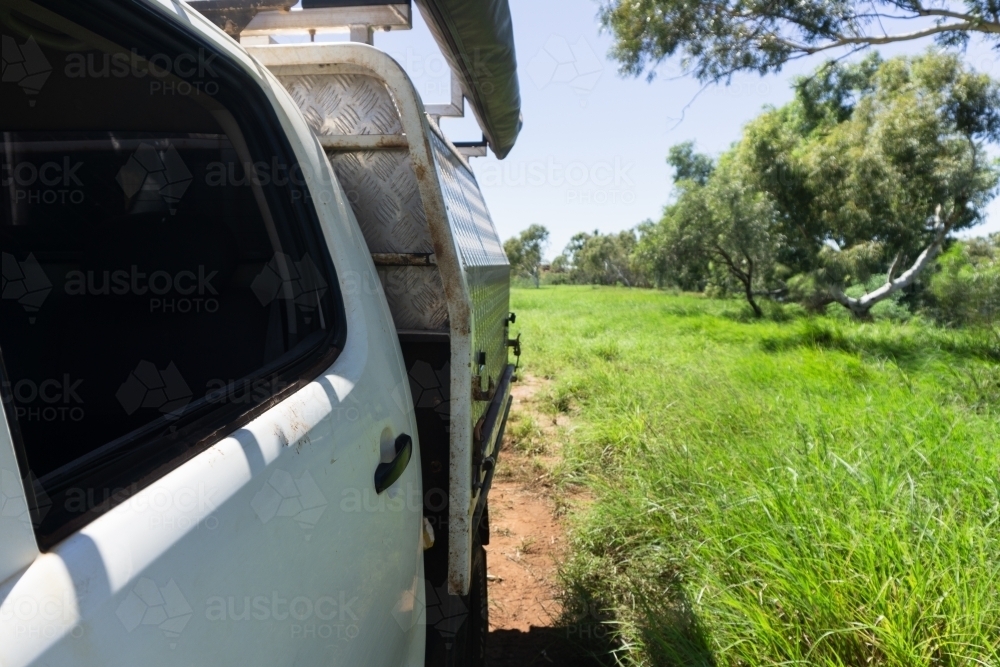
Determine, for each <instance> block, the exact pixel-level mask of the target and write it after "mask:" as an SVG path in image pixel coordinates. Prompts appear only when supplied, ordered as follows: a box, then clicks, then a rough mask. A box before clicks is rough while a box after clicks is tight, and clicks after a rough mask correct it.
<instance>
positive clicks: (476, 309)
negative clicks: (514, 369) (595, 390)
mask: <svg viewBox="0 0 1000 667" xmlns="http://www.w3.org/2000/svg"><path fill="white" fill-rule="evenodd" d="M431 147H432V150H433V152H434V163H435V166H436V167H437V170H438V174H439V175H440V179H441V189H442V192H443V194H444V200H445V206H446V207H447V210H448V220H449V222H450V224H451V227H452V229H453V230H454V233H455V238H456V240H457V241H458V248H459V252H460V253H461V261H462V268H463V270H464V272H465V280H466V284H467V285H468V287H469V296H470V297H471V300H472V349H473V353H477V352H485V353H486V373H485V374H486V375H487V376H489V378H492V380H493V381H494V382H497V381H499V379H500V375H501V374H502V373H503V369H504V368H505V367H506V366H507V314H508V311H509V309H510V264H509V263H508V262H507V255H506V254H505V253H504V251H503V245H502V244H501V243H500V237H499V235H498V234H497V231H496V228H495V227H494V226H493V219H492V218H491V217H490V213H489V210H488V209H487V208H486V202H485V200H484V199H483V193H482V192H481V191H480V189H479V184H478V183H476V178H475V176H474V175H473V174H472V172H471V171H470V170H469V169H468V167H466V166H465V165H464V164H463V163H462V161H461V160H459V159H458V157H457V156H456V155H455V154H454V152H452V150H451V149H450V148H449V147H448V146H447V145H446V144H445V143H444V142H443V141H442V140H441V139H440V138H439V137H438V136H437V135H436V134H434V133H433V132H432V133H431ZM485 381H486V379H485V378H484V385H485ZM482 388H483V389H485V388H486V387H485V386H483V387H482ZM488 405H489V404H488V403H487V402H485V401H476V402H475V404H474V405H473V412H472V421H473V423H475V422H476V421H478V420H479V418H480V417H482V416H483V414H484V413H485V412H486V408H487V407H488Z"/></svg>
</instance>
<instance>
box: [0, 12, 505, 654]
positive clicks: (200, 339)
mask: <svg viewBox="0 0 1000 667" xmlns="http://www.w3.org/2000/svg"><path fill="white" fill-rule="evenodd" d="M290 5H291V3H289V2H285V1H283V0H272V1H271V2H268V0H201V1H197V2H196V1H192V2H191V3H190V4H187V3H182V2H176V1H173V0H91V1H88V2H81V1H79V0H77V1H74V2H59V1H57V0H34V1H31V0H0V38H2V54H3V74H2V82H0V93H2V105H0V132H2V133H3V134H2V144H3V151H2V154H0V160H2V165H3V169H2V174H0V178H2V188H0V253H2V271H3V284H2V290H0V296H2V298H0V379H2V399H3V410H2V411H0V667H26V666H28V665H32V666H43V665H44V666H52V667H56V666H60V667H61V666H78V665H79V666H94V667H108V666H115V665H122V666H125V665H128V666H133V665H144V666H147V665H148V666H152V665H164V666H168V665H169V666H182V667H187V666H200V665H205V666H208V665H211V666H222V665H232V666H234V667H246V666H253V665H260V666H266V667H276V666H279V665H303V666H305V665H309V666H312V665H330V666H343V667H368V666H371V667H389V666H393V667H395V666H403V665H406V666H413V667H416V666H419V665H433V666H438V665H483V664H484V662H485V649H484V645H485V638H486V634H487V630H488V624H487V609H488V605H487V599H486V554H485V551H484V549H483V545H484V544H487V543H488V541H489V513H488V506H487V502H486V498H487V493H488V491H489V488H490V483H491V481H492V478H493V471H494V469H495V466H496V463H497V457H498V454H499V449H500V442H501V440H502V437H503V430H504V426H505V424H506V420H507V413H508V410H509V409H510V385H511V383H512V382H513V381H514V379H515V377H514V371H515V370H516V369H515V366H514V365H512V364H511V363H510V361H509V356H508V350H509V348H514V352H515V354H520V348H519V343H518V341H516V340H510V338H509V333H508V329H509V324H510V323H511V322H513V314H512V313H509V312H508V310H509V284H510V268H509V266H508V263H507V259H506V257H505V255H504V252H503V248H502V245H501V244H500V240H499V238H498V236H497V233H496V230H495V228H494V226H493V223H492V221H491V219H490V216H489V212H488V211H487V208H486V205H485V202H484V200H483V196H482V193H481V192H480V190H479V187H478V185H477V183H476V179H475V176H474V174H473V172H472V170H471V168H470V166H469V163H468V158H469V156H472V155H484V154H485V150H486V146H489V147H490V148H492V149H493V151H494V152H495V153H496V154H497V155H498V156H499V157H503V156H505V155H506V154H507V152H508V151H509V150H510V148H511V146H513V143H514V140H515V139H516V136H517V132H518V130H519V129H520V107H519V105H520V102H519V97H518V93H517V80H516V69H515V63H514V51H513V44H512V37H511V26H510V14H509V9H508V7H507V1H506V0H476V2H461V1H460V0H418V5H419V9H420V10H421V11H422V12H423V14H424V16H425V18H426V19H427V23H428V25H429V26H430V27H431V30H432V33H433V34H434V36H435V39H436V40H437V41H438V43H439V45H440V46H441V48H442V52H443V53H444V55H445V57H446V59H447V60H448V62H449V63H450V64H451V66H452V69H453V83H452V85H453V91H452V99H451V100H449V101H448V103H446V104H438V105H427V106H425V105H424V103H423V101H422V100H421V98H420V96H419V95H418V94H417V93H416V91H415V90H414V87H413V84H412V83H411V81H410V79H409V77H408V76H407V74H406V73H405V72H404V71H403V69H402V68H401V67H400V66H399V65H398V64H397V63H396V62H395V61H394V60H392V59H391V58H390V57H389V56H387V55H386V54H385V53H383V52H381V51H379V50H378V49H376V48H374V47H373V46H371V42H372V32H373V30H389V29H400V28H403V29H405V28H409V27H410V26H411V22H412V15H411V12H412V7H411V5H410V4H409V3H408V2H407V3H402V4H392V5H372V4H370V2H368V0H356V1H355V2H354V3H352V2H343V1H342V0H304V1H303V3H302V6H304V7H305V8H304V9H303V8H301V7H296V8H295V10H294V11H291V10H290V9H291V7H290ZM357 5H361V6H357ZM333 30H340V31H344V32H349V33H350V36H351V39H352V40H353V41H352V42H343V43H300V44H277V43H276V39H275V36H280V35H286V34H302V35H315V34H316V33H317V32H320V33H322V32H325V31H333ZM466 102H468V103H469V105H470V107H471V108H472V111H473V112H474V113H475V115H476V118H477V120H478V122H479V125H480V127H481V128H482V129H483V134H484V139H483V142H470V143H469V144H465V145H462V144H459V145H458V146H456V145H455V144H453V143H452V142H450V141H449V140H448V139H447V138H446V137H445V136H444V134H443V133H442V132H441V130H440V127H439V123H438V120H439V118H440V117H441V116H454V115H461V114H462V113H463V111H464V107H465V103H466Z"/></svg>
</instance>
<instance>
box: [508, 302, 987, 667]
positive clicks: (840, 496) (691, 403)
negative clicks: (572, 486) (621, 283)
mask: <svg viewBox="0 0 1000 667" xmlns="http://www.w3.org/2000/svg"><path fill="white" fill-rule="evenodd" d="M513 308H514V310H515V311H517V314H518V319H517V327H515V329H519V330H520V331H521V332H522V333H523V346H524V350H525V352H524V364H525V366H526V368H527V370H528V372H530V373H534V374H536V375H540V376H544V377H547V378H550V379H551V380H552V385H551V389H550V390H549V394H548V395H547V396H546V397H545V398H546V403H547V407H548V409H549V410H551V411H566V412H570V413H571V414H572V415H573V420H574V423H575V425H576V427H575V429H574V430H573V431H572V436H571V442H570V443H569V444H568V446H567V448H566V450H565V458H566V460H565V463H564V469H565V470H564V472H565V475H564V477H565V478H566V479H568V480H569V481H571V482H573V481H575V482H578V483H582V484H585V485H587V486H588V487H589V488H590V489H591V490H592V491H593V493H594V495H595V498H596V500H595V502H594V503H593V505H592V506H591V507H590V509H588V510H587V511H586V513H585V514H583V515H581V516H577V517H575V524H574V530H573V555H572V557H571V559H570V561H569V562H568V563H567V564H566V566H565V568H564V577H565V580H566V584H567V587H568V589H569V591H570V592H571V593H572V594H574V595H575V596H578V597H577V598H576V599H577V600H584V601H585V602H586V604H587V606H585V607H584V608H587V609H590V610H591V611H595V612H596V613H595V614H594V616H595V617H596V618H598V619H599V622H601V623H604V624H605V626H606V627H607V628H608V629H610V630H611V631H612V632H613V633H614V637H615V640H616V641H615V644H614V646H615V647H616V649H615V654H614V655H615V658H616V659H617V660H619V661H620V662H622V663H623V664H629V665H734V666H735V665H765V664H766V665H774V664H793V663H794V664H816V665H858V666H866V665H969V666H972V665H980V666H982V665H987V666H990V667H996V666H997V665H1000V348H998V345H997V342H998V340H1000V337H998V336H996V335H995V334H991V333H990V332H980V333H978V334H977V333H965V332H956V331H949V330H943V329H937V328H934V327H931V326H929V325H927V324H923V323H920V322H919V321H911V322H908V323H906V324H896V323H890V322H875V323H868V324H857V323H852V322H848V321H844V320H842V319H840V318H829V317H805V316H803V315H801V314H798V313H796V312H795V311H793V310H792V309H788V310H782V309H776V308H772V309H771V313H770V317H769V319H767V320H766V321H750V320H749V319H748V318H747V317H746V316H745V312H744V311H743V310H742V306H740V305H739V304H738V303H736V302H719V301H710V300H707V299H703V298H699V297H694V296H685V295H680V296H673V295H668V294H665V293H662V292H655V291H648V290H628V289H624V288H600V289H597V288H593V287H549V288H544V287H543V288H542V289H541V290H535V289H517V290H515V291H514V293H513Z"/></svg>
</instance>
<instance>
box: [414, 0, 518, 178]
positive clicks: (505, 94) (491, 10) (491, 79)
mask: <svg viewBox="0 0 1000 667" xmlns="http://www.w3.org/2000/svg"><path fill="white" fill-rule="evenodd" d="M417 6H418V7H419V8H420V13H421V14H422V15H423V17H424V20H425V21H426V22H427V25H428V26H429V27H430V30H431V33H432V34H433V35H434V39H435V40H437V43H438V45H439V46H440V47H441V52H442V53H443V54H444V56H445V58H446V59H447V60H448V63H449V64H450V65H451V68H452V71H454V72H455V73H456V74H457V75H458V78H459V79H460V80H461V82H462V92H463V93H465V97H466V98H467V99H468V100H469V103H470V105H471V106H472V112H473V113H474V114H475V115H476V120H477V121H479V126H480V127H481V128H482V129H483V134H484V135H486V140H487V141H488V142H489V144H490V148H492V149H493V152H494V153H495V154H496V156H497V157H498V158H500V159H501V160H502V159H503V158H504V157H506V156H507V153H509V152H510V149H511V148H513V147H514V142H515V141H516V140H517V134H518V132H520V131H521V91H520V89H519V87H518V83H517V58H516V56H515V54H514V28H513V24H512V22H511V18H510V6H509V5H508V4H507V0H417Z"/></svg>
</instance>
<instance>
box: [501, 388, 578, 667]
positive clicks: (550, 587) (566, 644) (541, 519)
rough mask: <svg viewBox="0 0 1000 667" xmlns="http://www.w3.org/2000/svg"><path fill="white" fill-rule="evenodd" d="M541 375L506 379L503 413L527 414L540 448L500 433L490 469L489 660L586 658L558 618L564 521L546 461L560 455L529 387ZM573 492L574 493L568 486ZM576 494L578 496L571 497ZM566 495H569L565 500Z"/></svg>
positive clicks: (515, 664) (506, 663) (558, 423)
mask: <svg viewBox="0 0 1000 667" xmlns="http://www.w3.org/2000/svg"><path fill="white" fill-rule="evenodd" d="M543 388H544V385H543V382H542V381H540V380H537V379H535V378H532V377H530V376H528V377H522V378H521V380H520V381H519V382H518V383H516V384H515V385H514V388H513V391H512V395H513V397H514V403H513V406H512V407H511V414H512V415H514V414H517V417H516V418H533V419H534V420H535V422H536V423H537V424H538V426H539V429H540V431H541V437H540V440H541V442H540V443H539V446H538V448H537V449H541V450H542V451H540V452H535V453H533V454H526V453H524V452H522V451H517V449H516V448H515V447H514V446H512V443H511V442H510V437H509V433H510V429H509V428H508V437H506V438H505V442H504V449H503V450H502V453H501V457H500V462H499V465H498V467H497V476H496V478H495V479H494V482H493V487H492V489H491V491H490V544H489V545H488V546H487V547H486V551H487V563H488V566H489V567H488V577H489V580H490V581H489V603H490V637H489V644H488V645H487V658H488V660H487V662H488V664H489V666H490V667H527V666H530V665H559V666H563V665H565V666H567V667H569V666H570V665H572V666H574V667H576V666H578V665H585V664H596V663H593V662H592V661H591V662H588V661H587V660H586V659H585V658H584V656H583V654H582V653H581V651H580V650H579V649H578V648H577V646H576V644H577V641H576V640H578V637H575V636H574V634H575V633H574V632H573V631H572V629H571V628H567V627H563V626H561V625H560V619H561V616H562V613H563V605H562V601H561V599H560V594H561V588H560V586H559V579H558V571H559V566H560V565H561V564H562V562H563V559H564V558H565V557H566V552H567V543H566V527H565V525H564V523H563V521H562V519H561V518H560V516H559V515H558V512H557V505H556V501H555V497H556V494H557V493H559V494H563V497H564V499H565V497H566V496H565V494H566V493H567V492H566V491H565V490H558V489H557V488H556V486H555V483H554V480H553V479H552V473H551V471H552V469H553V468H554V467H555V466H556V465H557V464H558V462H559V460H560V456H561V451H560V450H559V445H560V443H561V441H562V438H561V437H560V431H561V429H562V428H565V427H566V426H567V425H568V422H567V420H566V418H565V416H560V417H558V418H557V419H556V420H554V419H553V417H552V416H551V415H546V414H543V413H542V412H541V411H540V410H539V409H538V403H537V398H536V395H537V394H538V393H539V391H540V390H542V389H543ZM576 495H579V494H576ZM576 500H582V499H580V498H576ZM573 501H574V498H570V499H569V502H570V503H571V504H572V503H573Z"/></svg>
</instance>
